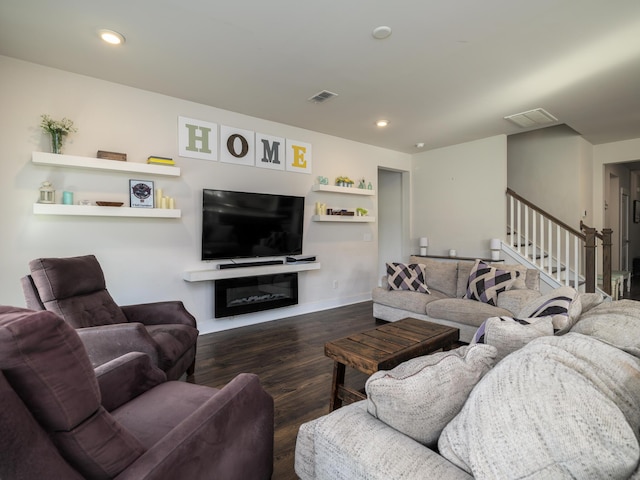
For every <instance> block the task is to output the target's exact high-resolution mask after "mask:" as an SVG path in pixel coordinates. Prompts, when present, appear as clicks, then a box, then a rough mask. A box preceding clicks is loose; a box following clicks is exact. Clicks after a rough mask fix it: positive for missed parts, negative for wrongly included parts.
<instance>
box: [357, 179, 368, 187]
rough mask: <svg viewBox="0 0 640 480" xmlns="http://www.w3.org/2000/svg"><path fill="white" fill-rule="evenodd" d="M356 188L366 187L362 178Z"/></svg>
mask: <svg viewBox="0 0 640 480" xmlns="http://www.w3.org/2000/svg"><path fill="white" fill-rule="evenodd" d="M358 188H361V189H365V188H367V187H366V184H365V182H364V178H363V179H362V180H360V183H359V184H358Z"/></svg>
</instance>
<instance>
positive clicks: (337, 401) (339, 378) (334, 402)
mask: <svg viewBox="0 0 640 480" xmlns="http://www.w3.org/2000/svg"><path fill="white" fill-rule="evenodd" d="M344 371H345V366H344V363H340V362H334V363H333V383H332V384H331V402H330V404H329V411H330V412H333V411H334V410H336V409H338V408H340V407H341V406H342V399H341V398H340V397H339V395H338V393H339V390H340V387H342V386H344Z"/></svg>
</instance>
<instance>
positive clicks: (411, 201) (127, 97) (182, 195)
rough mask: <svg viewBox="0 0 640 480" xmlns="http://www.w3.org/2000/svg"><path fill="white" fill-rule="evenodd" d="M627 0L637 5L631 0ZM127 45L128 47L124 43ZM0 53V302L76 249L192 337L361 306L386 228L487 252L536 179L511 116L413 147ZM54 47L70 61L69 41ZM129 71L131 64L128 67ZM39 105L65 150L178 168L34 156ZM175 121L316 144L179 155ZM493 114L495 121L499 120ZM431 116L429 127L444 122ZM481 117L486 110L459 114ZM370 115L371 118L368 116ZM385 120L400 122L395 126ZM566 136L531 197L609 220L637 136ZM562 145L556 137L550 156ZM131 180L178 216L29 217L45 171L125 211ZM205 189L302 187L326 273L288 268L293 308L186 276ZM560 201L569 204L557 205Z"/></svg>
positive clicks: (78, 192)
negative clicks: (170, 313) (303, 153)
mask: <svg viewBox="0 0 640 480" xmlns="http://www.w3.org/2000/svg"><path fill="white" fill-rule="evenodd" d="M622 3H625V4H626V5H627V6H628V8H629V10H630V11H633V7H634V6H633V5H631V3H629V2H622ZM14 8H18V9H19V8H20V7H14ZM0 11H1V10H0ZM3 17H4V16H3ZM5 18H7V17H5ZM0 25H2V24H1V23H0ZM5 31H6V30H5ZM127 33H128V32H125V34H127ZM366 33H367V35H368V34H369V33H368V32H366ZM3 40H4V38H3ZM0 43H4V42H0ZM134 45H135V43H134V42H133V41H132V42H131V43H130V44H126V43H125V45H124V46H123V48H128V47H130V46H131V47H133V46H134ZM0 54H2V55H1V56H0V72H2V73H1V75H0V105H2V110H3V118H2V127H1V128H0V144H1V145H2V160H1V161H2V165H3V175H2V178H1V179H0V183H1V184H2V188H1V192H2V193H1V194H0V198H1V199H2V202H1V203H2V207H1V208H2V210H1V211H2V218H3V221H4V228H3V232H4V235H3V243H2V246H3V248H2V267H3V275H2V277H1V278H0V292H1V293H0V304H4V305H16V306H22V305H24V296H23V292H22V289H21V286H20V282H19V280H20V278H21V277H22V276H24V275H25V274H26V273H28V262H29V261H30V260H32V259H35V258H39V257H67V256H78V255H86V254H94V255H96V257H97V258H98V260H99V262H100V264H101V266H102V268H103V269H104V273H105V277H106V281H107V287H108V289H109V292H110V293H111V295H112V296H113V297H114V299H115V300H116V302H117V303H118V304H120V305H126V304H135V303H145V302H155V301H161V300H168V299H179V300H181V301H183V302H184V304H185V306H186V308H187V310H188V311H189V312H191V313H192V314H193V315H194V316H195V317H196V318H197V320H198V328H199V330H200V333H201V334H206V333H210V332H218V331H223V330H230V329H235V328H239V327H244V326H248V325H253V324H258V323H261V322H267V321H271V320H275V319H279V318H284V317H292V316H296V315H301V314H306V313H310V312H318V311H323V310H327V309H333V308H337V307H343V306H346V305H351V304H357V303H360V302H366V301H369V300H371V291H372V289H373V288H374V287H375V286H377V285H378V282H379V279H380V276H381V271H382V270H383V269H384V262H385V261H388V260H389V258H388V255H387V253H386V252H388V251H389V250H387V245H385V244H383V243H382V242H384V239H383V237H384V236H383V231H384V229H385V228H390V227H389V225H394V227H393V228H395V227H396V226H399V227H400V228H401V229H402V230H403V233H402V237H401V245H394V246H393V250H394V251H395V252H397V253H396V254H397V256H398V258H397V260H406V259H408V257H409V255H410V254H412V253H416V252H417V250H418V242H419V238H420V237H424V236H428V238H429V252H430V253H432V254H435V255H444V254H446V253H447V252H448V251H449V250H450V249H456V250H457V252H458V254H459V255H460V256H469V257H475V256H481V257H486V256H487V255H488V253H489V243H488V242H489V239H491V238H502V237H503V236H504V232H505V217H506V199H505V190H506V188H507V187H508V186H512V185H517V184H526V180H527V178H529V176H530V175H531V170H530V169H529V168H530V167H531V163H529V164H528V165H526V166H525V167H522V168H521V169H520V170H519V173H515V172H516V169H515V168H514V165H515V164H516V163H517V161H518V160H517V158H516V157H515V156H514V155H513V150H511V154H510V148H512V147H513V145H514V142H513V140H514V138H515V136H517V134H519V133H520V130H519V129H517V128H516V127H513V126H511V125H508V126H505V127H504V131H501V132H495V131H493V130H488V131H487V134H486V135H480V136H477V135H476V136H474V135H471V136H468V137H467V138H465V139H463V140H459V139H458V140H456V141H455V142H452V143H449V144H444V145H433V146H431V145H429V146H428V147H427V148H425V149H423V150H420V149H417V148H416V147H415V145H414V143H413V142H410V143H408V144H407V145H406V146H405V147H404V148H402V149H399V148H392V147H390V146H386V147H385V146H380V145H377V144H374V143H366V142H363V141H361V140H355V139H353V138H349V137H346V136H345V137H342V136H340V135H338V134H328V133H325V132H323V131H320V130H314V129H310V128H305V127H301V126H299V125H296V124H293V123H286V122H284V121H282V122H280V121H274V120H270V119H267V118H266V117H257V116H252V115H248V114H246V113H240V112H241V111H242V110H243V108H242V105H238V110H237V111H236V110H234V109H233V108H220V107H219V106H217V105H210V104H205V103H201V102H198V101H194V100H192V99H191V97H190V95H188V94H183V95H169V94H164V93H158V92H157V91H156V89H155V88H154V86H153V85H149V86H148V87H143V86H132V85H127V84H124V83H120V82H118V81H114V80H107V79H105V78H104V77H107V75H106V74H105V76H104V77H101V76H99V75H87V74H84V73H82V72H76V71H74V70H73V69H71V68H69V69H67V68H64V67H63V66H58V67H52V66H50V64H49V62H48V61H47V60H46V59H41V61H35V60H25V59H22V58H20V57H14V55H12V54H11V53H10V52H7V51H5V50H4V47H3V49H0ZM58 54H59V55H60V56H61V57H64V51H59V52H58ZM159 55H160V54H159ZM636 55H637V52H636ZM111 56H113V52H109V53H105V58H110V57H111ZM598 58H601V57H598ZM634 58H635V57H634ZM91 61H95V63H97V64H99V63H100V61H101V60H100V58H97V59H94V60H87V62H91ZM129 67H130V68H132V69H134V67H133V66H132V65H131V64H129ZM167 75H171V76H175V80H176V83H177V82H178V80H180V79H184V78H185V77H188V76H189V75H191V73H190V72H189V70H188V69H187V68H186V67H185V66H184V65H181V66H180V67H179V68H176V69H175V70H173V71H171V72H167ZM239 76H240V77H242V75H239ZM215 82H216V79H215V78H211V79H210V83H211V88H212V89H215ZM243 88H244V87H243ZM260 88H263V87H260ZM320 88H325V87H324V86H320ZM315 90H317V89H312V91H310V92H309V94H312V93H314V91H315ZM612 90H614V87H612ZM609 94H610V95H613V93H609ZM344 96H346V95H344ZM339 99H340V97H338V98H336V99H333V100H330V101H331V102H338V101H339ZM541 100H542V99H541V98H540V97H537V96H533V97H532V98H530V102H533V103H530V102H521V101H517V102H516V101H514V102H512V103H510V104H509V105H508V106H509V108H508V109H507V108H506V107H505V112H504V114H509V113H514V112H516V111H520V110H526V109H529V108H537V107H540V106H541V104H539V103H538V101H540V102H541ZM478 101H479V100H478ZM633 101H635V102H637V100H633ZM633 101H631V102H630V103H633ZM329 105H330V104H327V105H325V106H329ZM516 106H518V109H515V107H516ZM312 107H313V108H316V107H318V108H322V107H320V106H315V105H312ZM511 107H514V109H513V110H511ZM425 109H426V108H425ZM467 113H470V111H468V110H465V109H463V110H461V111H460V112H457V114H458V115H460V116H464V115H465V114H467ZM554 113H557V112H554ZM45 114H46V115H50V116H52V117H53V118H55V119H61V118H63V117H66V118H69V119H71V120H72V121H73V122H74V127H75V128H76V129H77V131H76V132H73V133H70V134H69V135H67V136H66V137H65V141H64V146H63V153H64V154H67V155H71V156H79V157H95V156H96V152H97V151H98V150H106V151H112V152H123V153H126V154H127V162H130V163H135V162H140V163H145V162H146V159H147V157H149V156H150V155H157V156H163V157H171V158H173V159H174V160H175V161H176V164H177V167H179V168H180V176H178V177H164V176H158V177H156V176H144V175H141V174H135V175H128V174H126V173H122V172H118V173H114V172H103V171H95V170H80V169H73V168H55V167H51V166H43V165H37V164H34V163H33V161H32V154H33V152H50V149H51V147H50V139H49V136H48V135H47V134H46V133H45V132H43V130H42V128H41V127H40V122H41V116H42V115H45ZM585 115H588V114H585ZM180 117H186V118H191V119H196V120H199V121H202V122H211V123H214V124H217V125H218V126H230V127H233V128H237V129H243V130H245V131H250V132H259V133H262V134H265V135H271V136H274V137H279V138H283V139H292V140H295V141H298V142H303V143H305V144H308V145H310V146H311V147H312V148H311V152H312V154H311V156H310V157H309V158H310V163H311V172H309V173H299V172H294V171H286V170H283V171H281V170H269V169H262V168H257V167H255V166H246V165H237V164H232V163H225V162H221V161H210V160H205V159H198V158H190V157H187V156H180V155H179V153H178V152H179V138H178V137H179V123H178V119H179V118H180ZM499 120H501V121H502V120H503V119H502V117H500V118H499ZM367 122H368V120H367ZM432 122H433V123H431V124H430V125H429V126H431V127H433V126H434V125H436V124H437V122H438V119H435V120H432ZM483 122H484V120H483V119H482V118H474V117H473V116H471V115H469V118H468V122H467V123H476V124H482V123H483ZM368 123H371V126H372V127H373V122H368ZM391 125H392V128H397V129H403V128H405V127H404V126H402V125H401V124H400V125H397V126H395V127H394V126H393V123H392V124H391ZM555 126H557V125H555ZM621 130H622V128H621ZM445 133H448V132H442V136H443V137H444V136H445ZM384 135H385V134H384V133H381V134H380V136H381V137H384ZM432 135H434V136H435V135H437V133H432ZM522 135H527V133H523V134H522ZM538 136H539V137H540V138H539V139H537V140H536V139H534V140H532V142H535V144H537V145H544V146H543V147H541V148H542V149H544V150H546V151H547V152H549V150H550V149H552V148H555V147H553V146H551V147H547V146H546V145H547V144H546V143H545V141H546V140H547V138H542V137H543V134H542V133H539V134H538ZM530 137H532V138H533V137H535V135H534V134H531V135H530ZM562 138H563V141H564V142H565V143H564V145H565V146H566V145H567V144H570V145H571V149H572V150H573V152H574V154H575V156H574V157H573V158H572V160H571V162H572V163H575V165H574V166H575V167H576V168H577V171H578V173H577V174H576V175H575V177H572V178H566V173H565V172H564V171H563V175H558V173H557V170H551V169H550V168H549V169H548V170H547V173H546V176H545V175H543V176H542V180H541V181H543V182H544V181H546V182H547V183H546V185H547V187H546V188H545V189H535V188H533V189H532V191H531V192H530V195H531V197H530V200H531V201H533V202H534V203H540V204H543V203H544V202H549V203H551V204H553V203H558V202H560V203H561V204H563V205H564V206H565V207H566V206H567V205H568V204H569V203H571V209H570V210H571V211H570V212H567V213H566V214H565V213H562V212H561V213H559V214H557V215H558V216H560V217H561V218H562V219H563V220H565V221H566V222H567V223H571V224H572V225H576V224H577V223H578V222H579V220H580V218H576V216H575V213H576V212H582V211H585V212H586V214H585V215H581V217H582V218H583V219H584V220H585V221H586V223H589V224H591V225H593V226H595V227H596V228H602V227H604V226H606V225H605V213H606V212H605V210H604V208H603V205H604V203H605V200H606V198H607V193H606V188H607V187H606V185H605V166H607V165H613V164H623V163H628V162H634V161H638V160H640V130H635V131H631V132H629V131H628V130H626V129H625V134H624V139H620V140H616V141H610V142H601V143H595V142H594V143H591V142H589V141H588V140H586V139H585V138H583V137H582V136H581V135H580V134H579V133H567V134H566V135H562ZM419 140H420V138H416V139H415V141H416V142H417V141H419ZM563 149H564V146H563V147H562V148H561V149H560V150H563ZM560 157H561V158H565V157H563V156H562V155H560V154H558V156H557V157H556V158H560ZM114 162H115V160H114ZM549 163H552V162H549ZM547 166H548V167H551V166H552V165H547ZM381 171H382V172H393V173H394V174H397V175H400V176H402V178H403V184H402V188H403V189H404V194H405V195H406V199H407V202H406V204H404V205H403V206H402V212H403V215H405V216H406V217H405V218H406V220H407V221H406V222H405V221H404V220H403V221H399V220H398V219H395V222H393V223H386V222H389V221H390V219H386V220H385V219H384V209H383V208H382V206H381V204H380V202H382V201H384V200H383V199H385V198H389V197H388V195H389V193H390V192H388V191H386V190H385V189H383V188H382V186H381V183H380V182H379V178H380V172H381ZM319 176H323V177H327V178H328V179H329V182H330V183H333V182H334V179H335V178H336V177H339V176H349V177H350V178H353V179H354V180H359V179H361V178H362V179H364V180H365V181H366V183H369V182H370V183H371V184H372V187H373V188H372V189H373V190H374V191H375V195H373V196H362V197H360V196H356V195H344V196H343V195H334V194H329V193H322V192H317V191H314V190H313V186H314V185H315V184H316V183H318V177H319ZM563 176H565V178H563ZM132 178H136V179H139V180H150V181H153V182H154V184H155V188H161V189H162V190H163V191H164V193H165V195H168V196H171V197H172V198H174V200H175V205H176V208H177V209H179V210H180V217H179V218H169V219H166V218H120V217H116V216H114V217H108V216H66V215H60V216H57V215H56V216H54V215H51V216H48V215H38V214H34V212H33V208H34V204H35V203H36V202H37V201H38V198H39V188H40V187H41V185H42V183H43V182H45V181H49V182H51V183H52V185H53V187H54V189H55V191H56V203H61V202H62V192H63V191H70V192H73V196H74V202H75V203H78V202H81V201H89V202H91V203H95V202H96V201H115V202H123V203H124V205H125V206H126V205H128V203H129V193H128V188H127V187H128V182H129V180H130V179H132ZM558 184H564V187H563V190H562V192H561V191H560V189H559V188H556V186H557V185H558ZM634 186H636V185H635V184H633V183H629V188H630V190H631V195H632V200H636V199H640V196H639V195H640V194H638V191H637V190H636V189H635V188H634ZM210 188H213V189H224V190H234V191H243V192H262V193H270V194H284V195H295V196H300V197H304V199H305V200H304V201H305V216H304V238H303V253H304V254H307V255H314V256H316V257H317V259H318V262H319V263H320V268H319V269H317V270H312V271H305V272H300V273H299V274H298V277H299V299H298V304H297V305H295V306H290V307H285V308H283V309H277V310H270V311H267V312H260V313H254V314H250V315H241V316H237V317H230V318H215V316H214V288H213V283H212V282H210V281H199V282H189V281H186V280H185V279H184V277H185V273H186V272H189V271H194V270H203V269H213V270H215V265H216V262H203V261H202V260H201V232H202V191H203V189H210ZM515 188H516V189H517V187H515ZM523 193H525V194H527V192H523ZM536 195H538V196H539V197H538V198H536ZM527 196H528V198H529V195H527ZM567 197H570V198H571V201H567ZM574 200H575V202H574ZM317 202H323V203H326V204H327V205H328V206H331V207H334V208H346V209H353V210H355V209H356V208H358V207H362V208H366V209H367V210H368V215H369V216H371V217H374V218H376V221H375V222H371V223H366V222H363V223H355V222H354V223H352V224H351V223H350V224H344V223H342V222H341V223H337V222H335V223H334V222H326V223H325V222H315V221H313V220H312V216H313V215H314V213H315V204H316V203H317ZM565 215H566V217H565ZM383 221H384V222H385V223H382V222H383ZM632 228H634V230H633V231H632V232H631V235H632V244H633V245H634V246H637V247H635V248H637V249H638V251H637V252H636V255H638V254H640V232H638V231H637V225H632ZM633 256H635V255H634V254H633V253H632V254H631V257H633Z"/></svg>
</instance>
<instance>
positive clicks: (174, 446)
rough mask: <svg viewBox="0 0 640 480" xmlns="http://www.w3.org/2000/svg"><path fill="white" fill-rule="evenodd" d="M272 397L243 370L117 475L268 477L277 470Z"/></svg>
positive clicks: (154, 479)
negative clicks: (274, 451)
mask: <svg viewBox="0 0 640 480" xmlns="http://www.w3.org/2000/svg"><path fill="white" fill-rule="evenodd" d="M273 421H274V407H273V398H271V396H270V395H269V394H268V393H267V392H266V391H265V390H264V389H263V388H262V386H261V385H260V381H259V380H258V377H257V376H256V375H254V374H250V373H241V374H239V375H238V376H236V377H235V378H234V379H233V380H232V381H231V382H229V383H228V384H227V385H226V386H225V387H224V388H223V389H222V390H220V391H219V392H217V393H216V394H215V395H214V396H213V397H211V398H210V399H209V400H208V401H207V402H205V403H204V404H203V405H202V406H201V407H200V408H198V409H197V410H196V411H195V412H193V414H192V415H190V416H189V417H188V418H186V419H185V420H184V421H182V422H181V423H180V424H179V425H178V426H177V427H176V428H174V429H173V430H172V431H171V432H169V433H168V434H167V435H166V436H165V437H164V438H163V439H162V440H160V441H159V442H158V443H156V444H155V445H154V446H153V447H151V448H150V449H149V450H147V452H145V453H144V454H143V455H142V456H141V457H139V458H138V459H137V460H136V461H135V462H134V463H132V464H131V465H130V466H129V467H128V468H127V469H126V470H125V471H123V472H122V473H120V475H118V476H117V477H116V480H141V479H144V480H164V479H167V478H212V477H215V478H224V479H225V480H244V479H247V478H251V479H253V480H267V479H269V478H271V473H272V470H273V428H274V427H273V425H274V424H273Z"/></svg>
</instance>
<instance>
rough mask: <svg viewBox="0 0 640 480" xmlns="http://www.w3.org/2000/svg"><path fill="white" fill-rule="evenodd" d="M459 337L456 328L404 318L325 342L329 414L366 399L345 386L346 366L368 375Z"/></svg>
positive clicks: (447, 347) (444, 347)
mask: <svg viewBox="0 0 640 480" xmlns="http://www.w3.org/2000/svg"><path fill="white" fill-rule="evenodd" d="M459 337H460V331H459V330H458V329H457V328H453V327H445V326H444V325H439V324H437V323H431V322H426V321H424V320H418V319H415V318H405V319H402V320H398V321H397V322H391V323H388V324H386V325H382V326H380V327H377V328H374V329H372V330H367V331H366V332H362V333H356V334H354V335H349V336H348V337H345V338H341V339H339V340H334V341H332V342H328V343H326V344H325V346H324V354H325V355H326V356H327V357H329V358H331V359H333V360H334V366H333V385H332V387H331V403H330V405H329V408H330V411H333V410H335V409H337V408H340V407H341V406H342V403H343V401H346V402H348V403H352V402H355V401H358V400H364V399H365V398H367V397H366V395H365V394H364V393H362V392H359V391H357V390H354V389H351V388H348V387H346V386H345V385H344V374H345V367H346V366H347V365H348V366H350V367H352V368H355V369H357V370H359V371H361V372H363V373H366V374H369V375H371V374H372V373H375V372H377V371H378V370H389V369H391V368H393V367H395V366H396V365H399V364H400V363H402V362H404V361H406V360H409V359H410V358H415V357H419V356H422V355H427V354H428V353H432V352H435V351H437V350H440V349H442V350H449V349H450V348H451V346H452V345H453V344H454V343H455V342H457V341H458V339H459Z"/></svg>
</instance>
